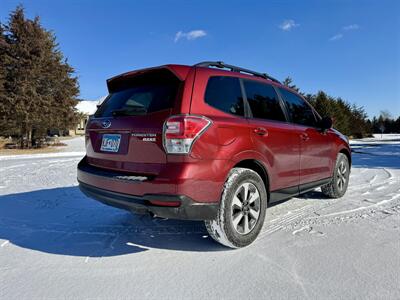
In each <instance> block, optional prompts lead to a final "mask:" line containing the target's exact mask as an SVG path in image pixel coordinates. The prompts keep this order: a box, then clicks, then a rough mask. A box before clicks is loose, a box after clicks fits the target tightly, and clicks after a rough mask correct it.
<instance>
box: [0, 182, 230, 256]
mask: <svg viewBox="0 0 400 300" xmlns="http://www.w3.org/2000/svg"><path fill="white" fill-rule="evenodd" d="M0 239H4V240H8V241H10V243H12V244H14V245H18V246H20V247H23V248H28V249H32V250H37V251H42V252H47V253H52V254H61V255H71V256H90V257H107V256H116V255H124V254H131V253H138V252H142V251H147V250H150V249H152V248H157V249H171V250H178V251H224V250H227V248H225V247H222V246H220V245H219V244H217V243H215V242H214V241H213V240H212V239H211V238H210V237H209V236H208V233H207V231H206V229H205V227H204V224H203V222H194V221H179V220H164V219H157V218H151V217H150V216H147V215H142V216H141V215H133V214H131V213H129V212H126V211H123V210H119V209H114V208H112V207H108V206H106V205H103V204H100V203H98V202H96V201H94V200H91V199H89V198H87V197H86V196H84V195H83V194H82V193H81V192H80V191H79V189H78V188H77V187H64V188H54V189H47V190H38V191H32V192H26V193H19V194H10V195H4V196H0Z"/></svg>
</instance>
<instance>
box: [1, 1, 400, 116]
mask: <svg viewBox="0 0 400 300" xmlns="http://www.w3.org/2000/svg"><path fill="white" fill-rule="evenodd" d="M19 3H21V4H23V6H24V7H25V10H26V15H27V17H29V18H33V17H34V16H36V15H38V16H40V18H41V22H42V25H43V26H44V27H45V28H47V29H50V30H52V31H54V33H55V35H56V37H57V41H58V43H59V44H60V49H61V51H62V52H63V53H64V55H65V56H66V57H67V58H68V62H69V63H70V64H71V65H72V66H73V67H74V68H75V70H76V75H77V76H78V78H79V83H80V91H81V94H80V98H82V99H86V100H87V99H90V100H91V99H93V100H94V99H98V98H100V97H102V96H104V95H106V94H107V88H106V84H105V81H106V79H107V78H110V77H112V76H114V75H117V74H119V73H122V72H126V71H130V70H134V69H139V68H145V67H151V66H157V65H162V64H168V63H177V64H189V65H192V64H195V63H198V62H200V61H205V60H222V61H224V62H226V63H229V64H234V65H239V66H242V67H245V68H249V69H253V70H256V71H259V72H266V73H268V74H270V75H271V76H273V77H275V78H278V79H280V80H283V79H284V78H285V77H287V76H290V77H292V78H293V81H294V83H295V84H296V85H297V86H298V87H300V89H301V90H302V91H304V92H306V93H315V92H317V91H319V90H323V91H325V92H327V93H328V94H329V95H331V96H334V97H341V98H343V99H345V100H347V101H349V102H350V103H355V104H356V105H358V106H363V107H364V108H365V110H366V112H367V113H368V115H369V117H372V116H374V115H379V112H380V111H381V110H387V111H389V112H390V113H391V114H392V116H393V117H398V116H399V115H400V1H395V0H393V1H390V0H379V1H371V0H364V1H356V0H354V1H351V0H337V1H332V0H324V1H312V0H309V1H298V0H297V1H296V0H294V1H234V0H232V1H205V0H203V1H128V0H126V1H123V0H113V1H102V0H97V1H94V0H81V1H78V0H69V1H62V0H58V1H51V0H34V1H33V0H31V1H23V0H17V1H11V0H0V21H1V22H2V23H4V22H6V21H7V19H8V15H9V13H10V11H12V10H14V9H15V7H16V6H17V5H18V4H19Z"/></svg>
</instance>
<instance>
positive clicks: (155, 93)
mask: <svg viewBox="0 0 400 300" xmlns="http://www.w3.org/2000/svg"><path fill="white" fill-rule="evenodd" d="M178 87H179V80H178V79H177V78H176V77H173V75H172V74H171V73H170V72H168V73H166V72H165V71H164V72H152V73H150V74H144V75H141V76H138V77H134V78H131V79H125V80H123V81H120V82H118V83H117V86H116V89H115V91H113V92H111V93H110V94H109V95H108V97H107V98H106V100H105V101H104V102H103V104H102V105H101V106H100V108H99V109H98V110H97V112H96V114H95V117H111V116H133V115H144V114H148V113H152V112H155V111H160V110H164V109H168V108H172V107H173V105H174V100H175V98H176V94H177V90H178Z"/></svg>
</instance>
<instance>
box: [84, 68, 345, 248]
mask: <svg viewBox="0 0 400 300" xmlns="http://www.w3.org/2000/svg"><path fill="white" fill-rule="evenodd" d="M107 86H108V90H109V96H108V97H107V98H106V100H105V101H104V102H103V103H102V104H101V106H100V107H99V108H98V110H97V112H96V113H95V114H94V116H93V117H92V118H90V120H89V122H88V124H87V126H86V134H85V137H86V152H87V155H86V156H85V157H84V158H83V159H82V161H81V162H80V163H79V165H78V181H79V186H80V189H81V190H82V191H83V192H84V193H85V194H86V195H88V196H89V197H92V198H94V199H96V200H99V201H101V202H103V203H105V204H108V205H112V206H115V207H119V208H123V209H127V210H129V211H132V212H135V213H150V214H151V215H154V216H157V217H164V218H176V219H188V220H204V221H205V225H206V227H207V230H208V232H209V234H210V235H211V237H213V238H214V239H215V240H217V241H218V242H220V243H222V244H224V245H226V246H228V247H233V248H237V247H243V246H246V245H248V244H250V243H251V242H253V241H254V240H255V239H256V237H257V235H258V234H259V232H260V230H261V228H262V226H263V223H264V219H265V213H266V208H267V205H268V204H271V203H273V202H277V201H282V200H284V199H288V198H290V197H292V196H295V195H299V194H301V193H305V192H307V191H310V190H312V189H314V188H316V187H321V189H322V192H323V193H324V194H325V195H327V196H329V197H335V198H336V197H341V196H343V195H344V193H345V192H346V189H347V185H348V182H349V174H350V164H351V151H350V147H349V144H348V141H347V138H346V137H345V136H343V135H342V134H341V133H340V132H338V131H337V130H335V129H333V128H331V126H332V121H331V119H330V118H321V117H320V116H319V114H318V113H317V112H316V111H315V110H314V109H313V108H312V107H311V106H310V104H309V103H307V101H305V100H304V98H303V97H302V96H301V95H299V94H298V93H296V92H295V91H293V90H291V89H289V88H287V87H286V86H284V85H282V84H281V83H280V82H279V81H278V80H276V79H274V78H272V77H270V76H268V75H267V74H263V73H258V72H254V71H251V70H247V69H243V68H240V67H236V66H232V65H227V64H224V63H222V62H203V63H199V64H196V65H194V66H183V65H165V66H160V67H155V68H149V69H143V70H138V71H133V72H128V73H124V74H122V75H119V76H116V77H113V78H111V79H109V80H108V81H107Z"/></svg>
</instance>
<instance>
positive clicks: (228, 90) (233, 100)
mask: <svg viewBox="0 0 400 300" xmlns="http://www.w3.org/2000/svg"><path fill="white" fill-rule="evenodd" d="M204 98H205V99H204V100H205V102H206V103H208V104H209V105H211V106H213V107H215V108H217V109H219V110H222V111H224V112H227V113H230V114H233V115H239V116H243V115H244V105H243V96H242V90H241V88H240V83H239V79H238V78H235V77H227V76H214V77H211V78H210V79H209V80H208V83H207V88H206V93H205V97H204Z"/></svg>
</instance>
